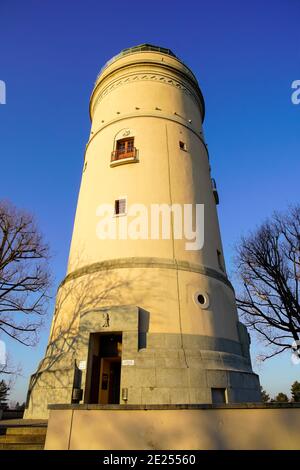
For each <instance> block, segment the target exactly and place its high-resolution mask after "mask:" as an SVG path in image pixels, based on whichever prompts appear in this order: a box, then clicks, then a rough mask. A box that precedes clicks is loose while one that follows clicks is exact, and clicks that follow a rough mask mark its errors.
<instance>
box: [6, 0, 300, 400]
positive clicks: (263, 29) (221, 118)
mask: <svg viewBox="0 0 300 470" xmlns="http://www.w3.org/2000/svg"><path fill="white" fill-rule="evenodd" d="M299 19H300V2H299V1H298V0H269V1H266V2H261V1H258V0H255V1H253V0H252V1H251V2H250V1H249V2H241V1H238V0H227V1H226V2H224V1H222V0H210V1H203V0H197V1H196V0H192V1H189V0H187V1H186V2H179V1H172V2H171V1H170V0H168V1H164V2H163V1H161V0H160V1H159V0H152V1H151V2H150V3H149V2H141V1H137V0H131V1H130V2H123V1H120V0H115V1H114V2H100V1H96V0H84V1H83V0H82V1H80V0H78V1H74V0H64V1H63V2H62V1H58V0H52V1H50V0H48V1H47V0H46V1H43V2H41V1H40V0H26V1H22V0H19V1H18V0H0V25H1V27H0V47H1V53H0V80H4V81H5V83H6V87H7V103H6V105H0V158H1V167H0V169H1V179H0V182H1V183H0V198H9V199H11V200H12V201H13V202H14V203H15V204H16V205H17V206H20V207H24V208H26V209H29V210H31V211H32V212H33V213H34V214H36V217H37V219H38V221H39V226H40V228H41V230H42V231H43V233H44V234H45V236H46V238H47V240H48V241H49V244H50V246H51V250H52V254H53V257H52V261H51V264H52V268H53V273H54V277H55V287H57V285H58V284H59V282H60V281H61V280H62V278H63V277H64V274H65V271H66V263H67V257H68V249H69V243H70V238H71V232H72V224H73V218H74V213H75V208H76V201H77V194H78V189H79V183H80V177H81V170H82V161H83V155H84V148H85V144H86V142H87V139H88V134H89V127H90V122H89V116H88V103H89V97H90V93H91V91H92V88H93V83H94V81H95V79H96V76H97V74H98V72H99V70H100V68H101V66H102V65H103V64H104V63H105V62H106V61H107V60H108V59H110V58H111V57H112V56H113V55H115V54H117V53H118V52H119V51H120V50H122V49H124V48H126V47H131V46H134V45H137V44H140V43H145V42H148V43H152V44H156V45H160V46H164V47H168V48H170V49H172V50H173V51H174V52H175V53H176V54H177V55H178V56H179V57H181V58H182V59H183V60H184V61H185V62H186V64H187V65H189V67H190V68H191V69H192V70H193V72H194V73H195V75H196V76H197V78H198V80H199V84H200V87H201V89H202V92H203V94H204V98H205V102H206V119H205V123H204V124H205V127H204V129H205V134H206V140H207V143H208V147H209V151H210V158H211V165H212V170H213V174H214V177H215V178H216V180H217V184H218V189H219V195H220V206H219V217H220V224H221V231H222V238H223V244H224V248H225V256H226V260H227V267H228V271H229V273H230V272H232V256H233V254H234V245H235V243H236V242H237V241H238V239H239V237H240V236H241V234H243V233H247V231H249V230H250V229H253V228H255V226H256V225H257V224H259V223H260V222H261V221H262V220H263V219H264V218H265V217H266V216H268V215H270V214H271V213H272V211H273V210H274V209H285V208H286V207H287V205H288V204H289V203H293V202H297V201H299V170H300V163H299V144H300V105H298V106H296V105H293V104H292V102H291V94H292V90H291V83H292V82H293V81H294V80H296V79H300V70H299V65H300V49H299V43H300V28H299ZM53 293H54V290H53ZM52 308H53V301H52V303H51V305H50V308H49V316H48V320H47V321H46V324H45V327H44V329H43V331H42V332H41V338H40V343H39V345H38V346H37V347H35V348H31V349H29V348H25V347H22V346H19V345H16V344H13V343H9V342H8V343H7V344H8V348H9V352H10V355H11V356H12V357H13V358H15V361H16V362H20V363H21V364H22V368H23V370H22V377H20V378H18V379H17V381H16V384H15V387H14V390H13V392H12V394H11V398H12V399H16V400H19V401H23V400H24V399H25V394H26V388H27V382H28V377H29V374H30V373H32V372H33V371H34V370H35V368H36V365H37V363H38V361H39V360H40V359H41V357H42V355H43V353H44V350H45V347H46V343H47V339H48V332H49V325H50V320H51V316H52ZM252 344H253V347H252V357H253V363H254V368H255V370H256V371H257V372H258V373H259V374H260V377H261V382H262V385H263V386H264V387H265V388H266V389H267V390H268V391H269V392H271V394H275V393H277V392H279V391H284V392H288V391H289V388H290V384H291V382H293V381H294V380H296V379H297V378H298V379H299V372H300V366H298V367H297V366H294V365H292V364H291V361H290V358H289V355H288V354H286V355H283V356H281V357H278V358H276V359H272V360H270V361H268V362H267V363H265V364H263V365H261V366H257V365H256V361H255V357H256V355H257V354H258V351H259V350H260V348H261V346H260V345H259V344H257V342H256V341H255V340H254V339H253V343H252Z"/></svg>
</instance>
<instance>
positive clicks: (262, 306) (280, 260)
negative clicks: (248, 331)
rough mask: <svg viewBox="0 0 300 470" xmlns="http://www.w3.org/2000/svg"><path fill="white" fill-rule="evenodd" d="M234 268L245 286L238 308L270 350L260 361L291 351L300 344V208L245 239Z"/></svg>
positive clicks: (277, 216) (276, 215) (240, 246)
mask: <svg viewBox="0 0 300 470" xmlns="http://www.w3.org/2000/svg"><path fill="white" fill-rule="evenodd" d="M236 267H237V274H238V277H239V279H240V281H241V283H242V286H243V287H242V289H241V291H240V292H239V293H238V295H237V305H238V308H239V310H240V312H242V315H243V318H244V321H245V323H246V324H247V326H248V327H250V328H252V329H253V330H255V331H256V332H257V333H258V335H259V336H260V337H262V338H263V339H264V342H265V344H266V345H267V346H272V348H271V352H270V353H269V354H268V355H264V356H263V357H262V359H263V360H264V359H267V358H269V357H272V356H275V355H276V354H279V353H281V352H283V351H284V350H286V349H289V348H291V344H292V342H293V340H294V341H298V340H299V339H300V305H299V282H300V205H296V206H293V207H290V209H289V210H288V211H287V212H286V213H284V214H281V213H274V214H273V216H272V218H271V219H270V220H267V221H266V222H265V223H263V224H262V225H261V226H260V227H259V228H258V229H257V230H256V231H255V232H253V233H251V234H250V235H249V236H248V237H244V238H242V240H241V242H240V245H239V247H238V251H237V257H236Z"/></svg>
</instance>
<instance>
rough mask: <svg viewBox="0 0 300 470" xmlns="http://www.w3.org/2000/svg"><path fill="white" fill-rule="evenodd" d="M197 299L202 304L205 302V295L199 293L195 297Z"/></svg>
mask: <svg viewBox="0 0 300 470" xmlns="http://www.w3.org/2000/svg"><path fill="white" fill-rule="evenodd" d="M197 300H198V302H199V304H200V305H204V304H205V297H204V295H202V294H199V295H198V297H197Z"/></svg>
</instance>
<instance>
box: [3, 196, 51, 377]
mask: <svg viewBox="0 0 300 470" xmlns="http://www.w3.org/2000/svg"><path fill="white" fill-rule="evenodd" d="M48 258H49V250H48V246H47V245H46V244H45V242H44V240H43V237H42V235H41V234H40V232H39V231H38V229H37V226H36V224H35V222H34V218H33V216H32V215H30V214H28V213H26V212H24V211H22V210H18V209H16V208H15V207H14V206H13V205H12V204H10V203H9V202H5V201H4V202H3V201H0V333H2V335H3V334H4V335H8V336H9V337H11V338H13V339H15V340H16V341H18V342H20V343H22V344H24V345H27V346H28V345H33V344H35V342H36V338H37V331H38V329H39V327H40V325H41V316H42V315H43V314H44V313H45V312H46V306H47V301H48V290H49V285H50V275H49V268H48ZM2 372H5V370H2Z"/></svg>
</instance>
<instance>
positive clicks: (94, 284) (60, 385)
mask: <svg viewBox="0 0 300 470" xmlns="http://www.w3.org/2000/svg"><path fill="white" fill-rule="evenodd" d="M133 271H134V270H133ZM137 283H138V285H139V292H140V295H139V296H138V297H140V301H143V300H144V299H145V296H144V295H143V292H147V291H149V280H147V279H145V278H144V279H143V275H141V274H139V275H136V273H135V272H132V273H131V276H130V279H129V278H128V277H127V278H126V277H125V271H124V272H123V270H121V274H120V273H118V272H116V271H114V270H111V269H109V268H107V269H102V270H101V271H95V272H94V273H92V274H85V275H82V276H80V277H78V278H75V279H70V280H67V282H63V283H62V284H61V285H60V287H59V289H58V293H57V299H56V307H55V312H54V317H53V322H52V327H51V333H50V339H49V344H48V346H47V349H46V353H45V357H44V358H43V359H42V361H41V362H40V363H39V365H38V368H37V371H36V372H35V373H34V374H33V375H32V376H31V378H30V383H29V388H28V394H27V401H26V409H27V410H28V409H29V408H30V409H31V410H32V409H34V408H35V407H36V406H37V407H44V408H45V409H47V401H48V400H49V397H47V393H48V392H49V391H51V402H53V403H58V402H60V403H71V397H72V389H73V387H77V388H79V384H80V383H81V371H80V370H79V369H78V367H77V366H78V364H76V352H77V346H78V344H79V343H80V345H81V346H82V345H83V346H86V348H88V346H89V345H88V342H89V335H86V334H84V332H83V331H81V330H80V328H79V325H80V322H81V321H84V317H85V316H87V315H88V314H89V313H90V311H91V310H97V309H99V308H100V309H101V308H103V307H110V306H116V305H117V306H118V305H128V297H129V295H128V293H130V291H131V289H132V288H133V286H134V285H135V284H137ZM151 283H152V287H153V297H154V296H155V294H154V293H155V292H159V290H158V289H157V287H156V286H155V285H154V281H153V278H152V279H151ZM157 284H159V283H157ZM132 291H133V289H132ZM134 292H135V293H136V291H135V290H134ZM156 296H157V297H161V301H163V294H162V295H160V294H156ZM131 297H132V296H131ZM153 297H152V298H153ZM134 300H135V301H136V302H138V299H137V298H134ZM135 305H138V304H137V303H135ZM101 321H102V318H99V327H100V326H101V324H100V322H101ZM85 326H86V329H88V323H86V325H85ZM92 326H93V331H94V330H95V325H92ZM102 326H103V325H102ZM86 329H85V331H86ZM99 329H100V328H99ZM148 329H149V312H147V311H146V310H144V309H143V308H139V339H138V341H139V348H144V347H146V337H147V331H148ZM91 331H92V330H91ZM43 389H44V391H45V393H44V394H43V393H42V395H41V392H42V390H43ZM47 390H48V392H47ZM55 390H56V391H57V392H56V391H55ZM35 392H37V394H35ZM49 393H50V392H49ZM55 393H58V394H59V398H58V399H55ZM35 395H36V396H35ZM25 414H26V412H25Z"/></svg>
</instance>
